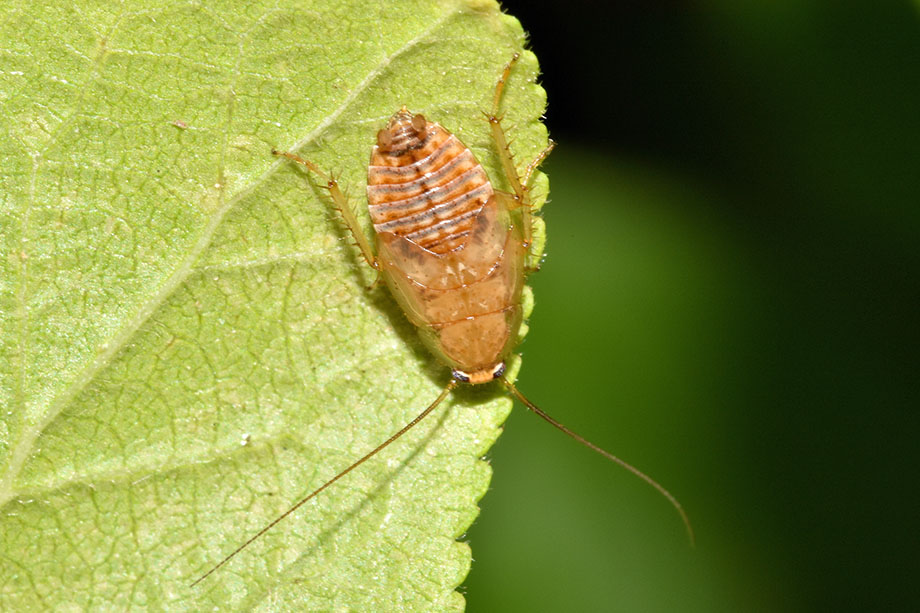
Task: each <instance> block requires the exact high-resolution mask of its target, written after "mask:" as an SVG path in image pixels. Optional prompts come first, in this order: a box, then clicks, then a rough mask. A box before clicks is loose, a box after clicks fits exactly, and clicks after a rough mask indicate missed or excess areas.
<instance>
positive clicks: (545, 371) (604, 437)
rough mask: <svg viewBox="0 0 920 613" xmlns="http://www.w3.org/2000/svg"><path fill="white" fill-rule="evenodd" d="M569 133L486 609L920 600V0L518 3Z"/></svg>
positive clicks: (478, 582) (479, 552)
mask: <svg viewBox="0 0 920 613" xmlns="http://www.w3.org/2000/svg"><path fill="white" fill-rule="evenodd" d="M504 4H505V7H506V9H507V10H508V11H509V12H511V13H512V14H514V15H516V16H517V17H518V18H520V19H521V21H522V23H523V24H524V27H525V29H527V30H528V31H530V33H531V35H532V48H533V49H534V50H535V51H536V53H537V54H538V56H539V57H540V61H541V64H542V66H543V70H544V73H545V76H544V84H545V86H546V88H547V91H548V94H549V104H550V110H549V112H548V125H549V127H550V130H551V133H552V135H553V136H554V137H555V138H556V139H557V140H558V141H559V143H560V144H559V147H558V149H557V151H556V152H555V153H554V154H553V156H552V159H551V161H550V162H549V163H548V164H547V165H546V169H547V171H548V172H549V174H550V176H551V181H552V193H551V200H552V202H551V204H550V205H549V206H548V207H547V209H546V213H545V218H546V220H547V225H548V228H549V243H548V257H547V259H546V262H545V264H544V268H543V270H542V271H541V272H539V273H538V274H535V275H533V276H532V277H531V284H532V285H533V287H534V291H535V293H536V299H537V307H536V310H535V313H534V316H533V317H532V319H531V332H530V334H529V336H528V338H527V340H526V342H525V343H524V344H523V345H522V346H521V352H522V353H523V355H524V367H523V369H522V374H521V378H520V388H521V389H522V390H523V391H524V392H525V393H526V394H528V395H529V396H530V397H531V398H532V399H533V400H534V401H535V402H536V403H537V404H539V405H540V406H541V407H543V408H545V409H546V410H547V411H548V412H550V413H551V414H553V415H554V416H556V417H558V418H559V419H560V420H561V421H563V422H564V423H566V424H568V425H569V426H571V427H572V428H573V429H575V430H577V431H580V432H582V433H583V434H585V435H586V436H588V438H590V439H592V440H594V441H595V442H597V443H599V444H601V445H602V446H604V447H606V448H608V449H610V450H611V451H613V452H614V453H616V454H618V455H620V456H621V457H623V458H624V459H626V460H628V461H630V462H632V463H634V464H635V465H637V466H638V467H639V468H641V469H643V470H645V471H646V472H648V473H649V474H650V475H652V476H653V477H654V478H656V479H657V480H659V481H660V482H661V483H662V484H663V485H665V487H668V488H669V489H670V490H671V491H672V492H673V493H674V494H675V495H676V496H677V497H678V498H679V499H680V500H681V501H682V502H683V503H684V505H685V507H686V509H687V511H688V512H689V514H690V516H691V518H692V520H693V523H694V526H695V528H696V531H697V539H698V544H697V547H696V548H695V549H691V548H690V547H689V546H688V545H687V542H686V538H685V536H684V534H683V532H682V527H681V524H680V521H679V519H678V516H677V514H676V513H675V512H674V511H673V509H671V508H670V507H669V506H668V504H667V502H666V501H665V500H664V499H663V498H661V497H660V496H658V495H657V494H656V493H655V492H654V491H653V490H652V489H651V488H649V487H648V486H647V485H645V484H643V483H642V482H640V481H639V480H638V479H636V478H634V477H632V476H630V475H629V474H627V473H626V472H625V471H623V470H621V469H618V468H616V467H614V466H613V465H609V464H608V463H606V462H605V461H604V460H603V459H601V458H599V457H597V456H595V455H594V454H592V453H591V452H589V451H588V450H586V449H583V448H581V447H579V446H578V445H577V444H575V443H574V442H572V441H570V440H568V439H566V438H565V437H563V436H561V435H560V434H559V433H557V432H555V431H553V430H552V429H551V428H549V427H548V426H547V425H546V424H543V423H541V422H540V421H539V420H538V419H536V418H535V417H533V416H532V415H528V414H527V412H526V410H525V409H524V408H523V407H520V406H517V407H516V409H515V411H514V413H513V414H512V417H511V418H510V420H509V422H508V425H507V431H506V432H505V434H504V435H503V436H502V438H501V440H500V441H499V443H498V445H497V446H496V447H495V448H494V450H493V452H492V454H491V459H492V463H493V466H494V468H495V477H494V479H493V484H492V489H491V491H490V492H489V493H488V494H487V496H486V497H485V498H484V500H483V501H482V507H483V513H482V515H481V517H480V519H479V520H478V521H477V523H476V524H475V525H474V526H473V528H472V529H471V530H470V532H469V534H468V535H467V540H468V541H469V542H470V543H471V545H472V547H473V555H474V559H475V561H474V564H473V571H472V573H471V575H470V577H469V579H468V580H467V582H466V587H465V590H466V597H467V600H468V603H469V604H468V610H470V611H473V612H479V611H815V610H824V611H844V610H847V611H868V610H874V611H877V610H885V611H907V610H917V609H918V607H920V563H918V546H920V539H918V527H917V519H918V511H920V496H918V493H920V492H918V490H920V485H918V482H920V478H918V468H920V451H918V443H917V435H918V431H920V428H918V425H920V419H918V408H920V383H918V381H920V378H918V372H920V370H918V365H920V363H918V359H917V354H918V349H917V348H918V346H920V334H918V329H920V325H918V319H920V318H918V306H920V282H918V272H920V248H918V239H920V4H917V3H913V4H912V3H910V2H877V3H865V2H860V3H856V2H811V1H800V2H766V1H765V2H728V1H724V2H720V1H710V2H631V3H619V4H618V3H612V4H610V3H603V4H602V3H591V2H586V1H583V0H574V1H567V2H564V3H556V4H554V5H552V6H549V7H547V6H545V5H543V3H524V2H506V3H504Z"/></svg>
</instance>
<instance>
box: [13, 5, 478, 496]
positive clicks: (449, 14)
mask: <svg viewBox="0 0 920 613" xmlns="http://www.w3.org/2000/svg"><path fill="white" fill-rule="evenodd" d="M459 14H460V11H458V10H457V9H455V8H453V7H452V8H451V9H450V10H448V11H446V12H445V13H444V14H443V15H442V17H441V18H439V19H437V20H435V21H434V22H433V23H432V25H431V26H430V27H428V28H426V29H425V30H423V31H422V32H420V33H419V34H418V35H416V36H415V37H413V38H412V39H410V40H409V41H408V42H406V43H404V44H403V45H402V46H401V47H399V48H398V49H397V50H395V51H394V52H393V53H390V54H389V55H387V56H385V57H384V58H383V59H382V60H381V61H380V63H378V64H377V65H376V66H375V67H374V69H373V70H371V71H370V72H368V74H367V76H366V77H365V78H364V79H363V80H362V81H361V82H360V83H359V84H358V85H357V86H356V87H355V88H354V89H353V90H352V91H351V92H350V93H349V95H348V96H347V97H346V98H345V99H344V100H343V101H342V103H341V104H340V105H339V106H338V107H337V108H336V109H335V110H334V111H333V112H332V113H330V114H329V115H327V116H326V118H325V119H324V120H323V121H321V122H320V123H319V124H317V126H316V127H315V128H314V129H313V130H311V131H310V132H309V133H307V134H306V135H305V136H304V138H302V139H300V140H299V141H297V142H296V143H294V145H293V146H292V147H291V150H292V151H297V150H299V149H301V148H303V147H304V146H306V145H308V144H310V143H311V142H313V141H315V140H316V139H317V138H318V137H319V136H320V135H321V134H322V133H323V132H325V130H326V129H327V128H329V126H331V125H332V124H333V123H334V122H335V120H337V119H338V118H339V117H340V116H341V115H342V113H344V112H345V111H346V110H347V109H348V108H349V107H350V106H351V105H352V103H353V102H354V101H355V100H356V99H357V98H358V97H359V96H360V95H361V94H362V93H364V91H366V90H367V89H368V88H369V87H370V86H371V85H372V84H373V83H374V81H375V80H376V79H377V78H379V77H380V76H381V75H382V74H383V73H384V71H385V70H386V69H387V68H388V67H389V65H390V64H391V63H392V62H393V61H394V60H396V59H397V58H399V57H400V56H401V55H403V54H404V53H406V52H408V51H410V50H411V49H413V48H414V47H415V46H416V45H418V44H419V43H420V42H422V41H423V40H424V39H425V38H427V37H428V36H430V35H431V34H432V33H433V32H434V31H436V30H438V29H439V28H440V27H441V26H443V25H444V24H445V23H447V22H448V21H449V20H450V19H452V18H453V17H455V16H456V15H459ZM232 101H233V97H232V96H231V98H230V102H229V104H232ZM226 149H227V146H226V144H225V147H224V153H225V152H226ZM223 159H224V158H223V154H222V155H221V160H223ZM287 163H288V162H287V161H286V160H284V159H281V158H279V159H277V160H275V161H274V162H273V163H272V164H271V165H269V167H268V168H267V169H266V170H265V172H263V173H262V174H261V175H259V176H258V177H257V178H256V179H255V180H253V181H252V183H251V184H250V185H248V186H247V187H245V188H243V189H241V190H240V191H239V192H237V194H236V195H234V196H233V197H232V198H230V199H228V200H226V201H225V202H224V204H223V205H222V206H220V207H219V208H218V209H217V210H216V211H215V213H214V214H213V215H212V216H211V218H210V219H209V220H208V223H207V224H206V225H205V227H204V230H203V231H202V233H201V235H200V236H199V238H198V240H197V241H196V242H195V245H194V246H193V247H192V249H191V250H190V251H189V253H188V255H187V256H186V257H185V258H184V259H183V260H182V261H181V262H180V263H179V266H178V267H177V268H176V269H175V270H174V271H173V273H172V274H171V275H170V276H169V277H168V278H167V279H166V281H165V282H164V283H163V284H162V286H161V287H160V289H159V290H158V291H157V292H156V293H155V294H154V295H153V296H152V297H151V298H150V299H149V300H147V301H146V302H145V303H144V304H143V305H141V307H140V309H138V311H137V312H136V313H135V315H134V317H132V318H131V320H130V321H129V322H128V323H127V324H126V325H125V326H123V327H122V328H121V329H120V330H119V331H118V332H117V333H115V334H113V335H112V336H111V337H110V338H109V340H108V342H105V343H104V345H103V346H104V347H105V349H104V350H103V351H102V352H100V353H99V354H98V355H97V356H96V359H94V360H93V361H92V363H90V364H89V365H88V366H87V367H86V368H84V369H83V370H82V371H81V372H80V374H78V375H77V376H76V377H75V378H74V380H73V381H72V382H71V383H70V384H69V385H68V386H67V387H66V388H65V389H64V391H63V392H61V393H60V394H58V395H57V396H55V397H54V398H53V399H52V400H51V401H50V402H49V403H48V408H47V410H46V411H45V412H44V416H43V418H42V419H41V420H40V421H39V422H37V423H36V424H34V425H33V426H31V427H28V428H25V429H24V430H23V433H22V436H21V437H20V439H19V442H18V443H17V444H16V445H15V446H14V448H13V451H12V453H11V454H10V461H9V464H8V465H7V466H8V470H7V473H6V476H5V478H4V479H3V482H2V484H0V507H2V506H5V505H6V503H8V502H9V501H10V500H12V499H14V498H16V497H17V495H18V493H17V491H16V490H15V489H14V487H13V484H14V483H15V481H16V478H17V477H18V476H19V473H20V472H21V471H22V468H23V466H25V463H26V460H27V459H28V458H29V455H30V453H31V451H32V449H33V447H34V444H35V441H36V440H37V439H38V437H39V436H40V435H41V433H42V432H43V431H44V430H45V428H46V427H47V426H48V425H49V424H50V423H51V422H53V421H54V420H55V419H56V418H57V416H58V415H60V413H61V412H62V411H63V410H64V408H65V407H67V406H68V405H69V404H70V403H71V402H72V401H73V399H74V398H76V397H77V396H78V395H79V394H80V392H82V391H83V390H84V389H85V388H86V387H87V385H89V383H90V382H91V381H93V380H94V379H95V378H96V375H98V373H99V372H100V371H102V370H103V369H104V368H105V367H106V366H108V364H109V363H110V362H111V361H112V359H113V358H114V357H115V355H116V354H117V353H118V352H119V351H120V350H121V349H122V348H123V347H124V346H125V345H126V344H127V343H128V341H129V339H131V338H132V337H133V336H134V334H135V333H136V332H137V330H139V329H140V327H141V326H142V325H143V324H144V323H145V322H146V321H147V320H148V319H149V318H150V316H151V315H152V314H153V313H154V312H155V311H156V310H157V309H158V308H159V307H160V306H161V305H162V304H163V303H164V302H165V301H166V299H167V298H169V297H170V296H171V295H172V294H173V293H174V292H175V291H176V290H177V289H178V288H179V287H181V286H182V285H183V284H184V282H185V281H186V280H187V279H188V278H189V276H190V275H191V274H192V273H193V272H194V271H195V270H196V266H195V264H196V262H197V261H198V258H199V257H200V256H201V254H202V253H204V252H205V250H206V249H207V248H208V247H209V246H210V245H211V241H212V240H213V238H214V235H215V234H216V232H217V229H218V228H219V227H220V224H221V223H222V222H223V220H224V218H225V217H226V215H227V213H229V212H230V211H232V210H233V208H234V207H235V206H236V205H237V204H238V203H239V202H240V201H241V200H243V199H245V198H246V197H247V196H248V195H249V194H251V193H252V192H253V191H255V190H256V189H257V188H258V187H260V186H261V185H262V184H264V183H265V182H266V181H268V180H269V179H270V178H271V177H272V176H273V175H274V174H275V173H276V172H277V171H278V169H279V168H281V167H282V166H283V165H285V164H287ZM221 172H222V170H221V169H219V174H220V173H221ZM220 189H221V190H223V188H220Z"/></svg>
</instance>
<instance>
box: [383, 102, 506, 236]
mask: <svg viewBox="0 0 920 613" xmlns="http://www.w3.org/2000/svg"><path fill="white" fill-rule="evenodd" d="M492 194H493V190H492V185H491V183H490V182H489V178H488V176H487V175H486V173H485V171H484V170H483V168H482V166H481V165H480V164H479V162H478V161H476V158H475V157H474V156H473V153H472V151H470V150H469V148H467V147H466V146H465V145H463V143H461V142H460V141H459V140H458V139H457V137H455V136H454V135H453V134H451V133H450V132H448V131H447V130H445V129H444V128H442V127H441V126H440V125H438V124H436V123H431V122H428V121H426V120H425V118H424V117H422V116H421V115H415V116H413V115H412V114H411V113H409V111H408V110H406V109H403V110H401V111H399V112H398V113H396V114H395V115H394V116H393V118H392V119H390V122H389V124H388V125H387V127H386V128H385V129H383V130H381V131H380V132H379V133H378V135H377V145H376V146H375V147H374V150H373V152H372V154H371V161H370V166H369V167H368V172H367V200H368V209H369V211H370V214H371V220H372V221H373V222H374V230H375V231H376V232H377V233H378V234H379V233H381V232H390V233H392V234H395V235H397V236H402V237H404V238H407V239H409V240H411V241H412V242H414V243H415V244H417V245H419V246H421V247H423V248H424V249H427V250H429V251H432V252H434V253H439V254H440V253H447V252H449V251H452V250H454V249H456V248H458V247H459V246H460V245H462V244H463V243H464V242H465V241H466V240H467V238H468V236H469V233H470V231H471V229H472V226H473V220H474V218H475V217H476V214H477V213H478V212H479V210H480V209H481V208H482V206H483V205H484V204H485V203H486V202H487V201H488V200H489V198H490V197H491V196H492Z"/></svg>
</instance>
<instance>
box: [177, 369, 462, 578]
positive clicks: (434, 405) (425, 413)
mask: <svg viewBox="0 0 920 613" xmlns="http://www.w3.org/2000/svg"><path fill="white" fill-rule="evenodd" d="M455 387H457V381H455V380H454V379H451V380H450V382H449V383H448V384H447V385H446V386H445V387H444V389H443V390H442V391H441V394H440V395H439V396H438V397H437V399H436V400H435V401H434V402H432V403H431V404H430V405H428V408H427V409H425V410H424V411H422V412H421V413H419V414H418V416H417V417H416V418H415V419H413V420H412V421H410V422H409V423H408V424H406V425H405V426H403V427H402V429H401V430H400V431H399V432H397V433H396V434H394V435H393V436H391V437H390V438H388V439H387V440H385V441H384V442H382V443H381V444H380V445H377V447H375V448H374V450H373V451H371V452H370V453H368V454H367V455H365V456H364V457H362V458H361V459H360V460H358V461H357V462H355V463H354V464H352V465H351V466H349V467H348V468H346V469H345V470H343V471H342V472H340V473H339V474H337V475H336V476H334V477H333V478H332V479H329V481H326V482H325V483H323V484H322V485H321V486H319V487H318V488H316V489H315V490H313V491H312V492H311V493H310V494H307V495H306V496H304V497H303V498H301V499H300V500H299V501H298V502H297V503H296V504H295V505H294V506H292V507H291V508H290V509H288V510H287V511H285V512H284V513H282V514H281V515H279V516H278V517H276V518H275V519H274V520H273V521H272V522H271V523H270V524H268V525H267V526H265V527H264V528H262V529H261V530H259V531H258V532H257V533H256V534H255V535H254V536H252V537H251V538H250V539H249V540H248V541H246V542H245V543H243V544H242V545H240V546H239V547H237V548H236V549H234V550H233V552H232V553H231V554H230V555H228V556H227V557H226V558H224V559H223V560H221V561H220V562H218V563H217V565H215V566H213V567H212V568H211V570H209V571H208V572H206V573H205V574H203V575H201V576H200V577H198V579H196V580H195V582H194V583H192V584H191V585H190V586H189V587H195V586H196V585H198V584H199V583H201V582H202V581H204V580H205V579H207V578H208V576H209V575H211V574H212V573H213V572H214V571H216V570H217V569H218V568H220V567H221V566H223V565H224V564H226V563H227V562H229V561H230V560H232V559H233V557H234V556H236V554H238V553H239V552H241V551H243V550H244V549H246V548H247V547H249V545H251V544H252V543H253V541H255V540H257V539H258V538H259V537H261V536H262V535H263V534H265V533H266V532H268V531H269V530H271V529H272V528H274V527H275V526H276V525H277V524H278V523H280V522H281V520H283V519H284V518H285V517H287V516H288V515H290V514H291V513H293V512H294V511H296V510H297V509H299V508H300V507H302V506H303V505H304V504H306V502H307V501H308V500H310V499H311V498H313V497H314V496H316V495H317V494H319V493H320V492H322V491H323V490H324V489H326V488H327V487H329V486H330V485H332V484H333V483H335V482H336V481H338V480H339V479H341V478H342V477H344V476H345V475H347V474H348V473H350V472H351V471H353V470H354V469H356V468H358V467H359V466H361V465H362V464H364V463H365V462H366V461H368V460H369V459H371V458H372V457H374V456H375V455H377V453H378V452H380V451H381V450H383V449H384V448H385V447H386V446H387V445H389V444H390V443H392V442H393V441H395V440H396V439H398V438H399V437H401V436H402V435H403V434H405V433H406V432H408V431H409V430H411V429H412V428H413V426H415V425H416V424H418V423H419V422H420V421H422V420H423V419H425V418H426V417H428V414H429V413H431V412H432V411H434V410H435V409H436V408H437V406H438V405H439V404H441V402H443V400H444V399H445V398H447V395H448V394H449V393H450V392H451V390H453V389H454V388H455Z"/></svg>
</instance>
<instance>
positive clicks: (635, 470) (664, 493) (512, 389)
mask: <svg viewBox="0 0 920 613" xmlns="http://www.w3.org/2000/svg"><path fill="white" fill-rule="evenodd" d="M501 382H502V383H503V384H504V385H505V387H507V388H508V391H510V392H511V393H512V394H514V397H515V398H517V399H518V400H520V401H521V402H523V403H524V406H526V407H527V408H528V409H530V410H531V411H533V412H534V413H536V414H537V415H539V416H540V417H542V418H543V419H544V420H546V422H547V423H549V424H550V425H552V426H553V427H555V428H557V429H558V430H560V431H562V432H564V433H565V434H567V435H569V436H570V437H572V438H573V439H575V440H576V441H578V442H579V443H581V444H582V445H584V446H585V447H587V448H589V449H591V450H593V451H596V452H597V453H599V454H601V455H602V456H604V457H605V458H607V459H608V460H610V461H611V462H615V463H616V464H619V465H620V466H622V467H623V468H625V469H626V470H628V471H629V472H631V473H632V474H634V475H636V476H637V477H639V478H640V479H642V480H643V481H645V482H646V483H648V484H649V485H651V486H652V487H653V488H655V489H656V490H658V493H659V494H661V495H662V496H664V497H665V498H667V499H668V502H670V503H671V506H673V507H674V508H675V509H676V510H677V512H678V513H680V518H681V519H682V520H683V522H684V527H685V528H686V529H687V536H688V537H689V538H690V545H691V546H693V545H694V544H695V543H696V538H695V537H694V536H693V527H692V526H691V525H690V518H689V517H687V513H686V512H684V508H683V507H682V506H680V503H679V502H677V498H675V497H674V496H673V494H671V492H669V491H668V490H666V489H664V487H663V486H662V485H661V484H660V483H658V482H657V481H655V480H654V479H652V478H651V477H649V476H648V475H646V474H645V473H644V472H642V471H641V470H639V469H638V468H636V467H635V466H633V465H632V464H630V463H628V462H626V461H625V460H621V459H620V458H618V457H616V456H615V455H613V454H612V453H610V452H608V451H605V450H603V449H601V448H600V447H598V446H597V445H595V444H594V443H592V442H591V441H589V440H587V439H586V438H584V437H583V436H581V435H579V434H576V433H575V432H572V431H571V430H569V429H568V428H566V427H565V426H564V425H562V424H561V423H559V422H558V421H556V420H555V419H553V418H552V417H550V416H549V415H548V414H547V413H546V412H545V411H543V410H542V409H541V408H539V407H538V406H537V405H535V404H534V403H532V402H531V401H530V400H528V399H527V397H526V396H524V394H522V393H521V392H519V391H518V389H517V388H516V387H514V384H513V383H511V382H510V381H508V380H507V379H502V380H501Z"/></svg>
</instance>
